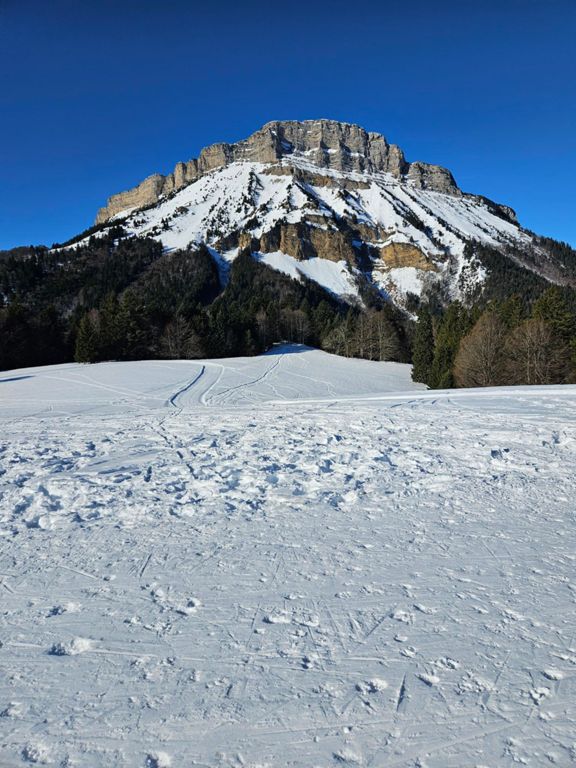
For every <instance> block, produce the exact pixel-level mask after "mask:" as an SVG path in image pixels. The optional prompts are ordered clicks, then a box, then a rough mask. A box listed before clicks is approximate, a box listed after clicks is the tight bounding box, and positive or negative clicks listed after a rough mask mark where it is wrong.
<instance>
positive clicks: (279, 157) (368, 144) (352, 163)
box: [96, 120, 462, 224]
mask: <svg viewBox="0 0 576 768" xmlns="http://www.w3.org/2000/svg"><path fill="white" fill-rule="evenodd" d="M291 159H292V160H295V161H299V160H300V161H301V160H305V161H306V162H307V163H308V164H309V165H310V166H314V167H316V168H318V169H328V170H334V171H339V172H342V173H350V172H357V173H370V174H372V173H378V172H381V173H388V174H390V175H391V176H392V177H394V178H396V179H398V180H405V181H406V183H408V184H409V185H411V186H413V187H415V188H417V189H428V190H432V191H436V192H443V193H444V194H449V195H461V194H462V193H461V191H460V189H459V188H458V185H457V184H456V182H455V181H454V178H453V176H452V174H451V173H450V171H448V170H446V168H441V167H440V166H437V165H429V164H427V163H421V162H415V163H409V162H407V161H406V159H405V157H404V153H403V152H402V150H401V149H400V147H398V146H396V145H395V144H389V143H388V142H387V141H386V139H385V138H384V136H381V135H380V134H378V133H371V132H368V131H365V130H364V128H361V127H360V126H358V125H350V124H349V123H340V122H337V121H335V120H310V121H305V122H296V121H275V122H271V123H267V124H266V125H265V126H264V127H263V128H261V129H260V130H259V131H256V133H253V134H252V135H251V136H250V137H249V138H247V139H246V140H244V141H239V142H238V143H236V144H213V145H212V146H210V147H207V148H206V149H203V150H202V152H201V153H200V156H199V157H198V159H193V160H189V161H188V162H186V163H178V164H177V165H176V168H175V169H174V171H173V173H170V174H168V175H167V176H162V175H161V174H154V175H153V176H149V177H148V178H147V179H145V180H144V181H143V182H142V183H141V184H139V185H138V186H137V187H134V188H133V189H130V190H128V191H127V192H120V193H119V194H117V195H112V197H110V198H109V200H108V203H107V205H106V206H105V207H104V208H101V209H100V211H99V212H98V215H97V217H96V223H97V224H102V223H104V222H106V221H108V220H109V219H110V218H112V217H113V216H116V215H118V214H119V213H123V212H126V211H130V210H134V209H135V208H143V207H146V206H149V205H154V204H155V203H157V202H158V201H159V200H160V198H162V197H166V196H168V195H170V194H171V193H173V192H176V191H178V190H180V189H182V188H183V187H185V186H187V185H188V184H190V183H192V182H194V181H196V180H197V179H199V178H200V177H201V176H204V175H205V174H207V173H210V172H211V171H213V170H215V169H217V168H223V167H226V166H228V165H230V164H232V163H237V162H252V163H254V162H256V163H278V162H279V161H281V162H285V163H287V164H288V165H290V160H291Z"/></svg>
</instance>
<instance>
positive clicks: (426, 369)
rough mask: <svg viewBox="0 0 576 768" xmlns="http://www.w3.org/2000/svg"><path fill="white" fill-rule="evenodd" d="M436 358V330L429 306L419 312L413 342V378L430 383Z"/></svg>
mask: <svg viewBox="0 0 576 768" xmlns="http://www.w3.org/2000/svg"><path fill="white" fill-rule="evenodd" d="M433 360H434V332H433V328H432V316H431V315H430V310H429V309H428V307H422V309H421V310H420V312H419V313H418V322H417V323H416V331H415V333H414V340H413V343H412V380H413V381H421V382H422V383H423V384H430V375H431V372H432V362H433Z"/></svg>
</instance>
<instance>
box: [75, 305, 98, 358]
mask: <svg viewBox="0 0 576 768" xmlns="http://www.w3.org/2000/svg"><path fill="white" fill-rule="evenodd" d="M97 325H98V322H97V313H96V314H95V310H92V311H91V312H87V313H86V314H85V315H84V316H83V317H82V319H81V320H80V325H79V326H78V333H77V335H76V348H75V351H74V359H75V360H76V362H77V363H94V362H96V361H97V360H98V353H99V349H100V339H99V333H98V327H97Z"/></svg>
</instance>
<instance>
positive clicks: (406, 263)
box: [380, 243, 436, 270]
mask: <svg viewBox="0 0 576 768" xmlns="http://www.w3.org/2000/svg"><path fill="white" fill-rule="evenodd" d="M380 258H381V259H382V261H383V262H384V265H385V266H386V268H387V269H397V268H398V267H415V268H416V269H423V270H435V269H436V267H435V266H434V264H433V263H432V262H431V261H429V260H428V259H427V258H426V256H425V254H423V253H422V251H421V250H420V249H419V248H416V246H415V245H410V243H389V244H388V245H385V246H384V247H383V248H381V249H380Z"/></svg>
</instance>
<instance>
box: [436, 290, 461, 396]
mask: <svg viewBox="0 0 576 768" xmlns="http://www.w3.org/2000/svg"><path fill="white" fill-rule="evenodd" d="M471 325H472V322H471V313H470V312H469V311H468V310H467V309H466V308H465V307H463V306H462V304H461V303H460V302H459V301H455V302H453V303H452V304H450V306H449V307H448V309H447V310H446V312H445V313H444V315H443V317H442V319H441V320H440V323H439V325H438V329H437V331H436V341H435V347H434V359H433V361H432V368H431V370H430V378H429V382H428V384H429V386H430V387H431V388H432V389H449V388H450V387H453V386H454V374H453V365H454V359H455V357H456V353H457V352H458V347H459V345H460V340H461V339H462V337H463V336H464V335H465V334H466V333H467V332H468V331H469V329H470V327H471Z"/></svg>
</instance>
